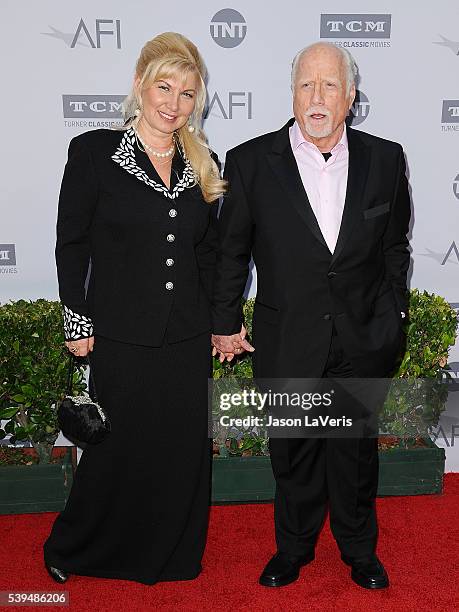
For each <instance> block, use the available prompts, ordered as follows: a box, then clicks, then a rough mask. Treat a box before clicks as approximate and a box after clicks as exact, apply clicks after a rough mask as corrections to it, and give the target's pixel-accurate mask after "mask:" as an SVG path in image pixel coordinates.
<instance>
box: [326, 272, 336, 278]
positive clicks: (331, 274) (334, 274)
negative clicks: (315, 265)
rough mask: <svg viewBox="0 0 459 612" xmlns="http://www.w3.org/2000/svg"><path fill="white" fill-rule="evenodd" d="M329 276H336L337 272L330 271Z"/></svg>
mask: <svg viewBox="0 0 459 612" xmlns="http://www.w3.org/2000/svg"><path fill="white" fill-rule="evenodd" d="M327 276H328V278H334V277H335V276H336V272H329V273H328V274H327Z"/></svg>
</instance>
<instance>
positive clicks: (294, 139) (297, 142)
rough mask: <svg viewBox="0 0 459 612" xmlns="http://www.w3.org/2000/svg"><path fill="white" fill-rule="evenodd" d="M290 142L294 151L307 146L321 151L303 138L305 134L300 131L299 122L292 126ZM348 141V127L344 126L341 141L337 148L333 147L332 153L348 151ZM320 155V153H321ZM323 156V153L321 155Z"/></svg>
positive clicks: (336, 145)
mask: <svg viewBox="0 0 459 612" xmlns="http://www.w3.org/2000/svg"><path fill="white" fill-rule="evenodd" d="M290 142H291V145H292V150H293V151H296V150H297V149H298V148H299V147H300V146H301V145H303V144H305V145H306V146H308V147H310V148H312V149H315V150H317V151H319V149H318V148H317V147H316V145H315V144H313V143H312V142H309V140H306V139H305V137H304V136H303V133H302V131H301V129H300V126H299V125H298V122H297V121H295V122H294V123H293V125H292V127H291V128H290ZM348 148H349V147H348V141H347V129H346V126H344V130H343V133H342V134H341V138H340V139H339V141H338V142H337V143H336V144H335V146H334V147H333V149H332V150H331V151H330V153H334V152H336V151H339V150H340V149H342V150H348ZM319 153H320V151H319ZM321 155H322V153H321Z"/></svg>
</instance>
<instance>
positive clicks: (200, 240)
mask: <svg viewBox="0 0 459 612" xmlns="http://www.w3.org/2000/svg"><path fill="white" fill-rule="evenodd" d="M172 167H173V171H172V175H171V189H170V190H168V189H167V187H166V186H165V185H164V184H163V183H162V181H161V179H160V178H159V176H158V174H157V173H156V171H155V169H154V167H153V165H152V164H151V162H150V160H149V158H148V156H147V155H146V153H145V152H142V151H141V150H140V149H139V148H138V147H137V145H136V142H135V138H134V133H133V130H132V129H128V130H126V131H118V130H104V129H101V130H94V131H91V132H86V133H84V134H81V135H79V136H77V137H76V138H74V139H73V140H72V141H71V142H70V146H69V154H68V161H67V164H66V167H65V171H64V177H63V180H62V186H61V191H60V197H59V212H58V220H57V243H56V263H57V272H58V280H59V295H60V298H61V301H62V304H63V306H64V327H65V336H66V339H78V338H84V337H88V336H90V335H92V334H93V333H94V334H99V335H101V336H106V337H108V338H112V339H114V340H119V341H122V342H129V343H133V344H142V345H146V346H160V345H161V344H162V342H163V340H164V338H165V334H166V330H167V339H168V341H169V342H178V341H180V340H183V339H186V338H191V337H193V336H196V335H198V334H200V333H203V332H205V331H209V330H210V327H211V319H210V298H211V293H212V280H213V272H214V268H215V260H216V246H217V242H216V241H217V229H216V224H217V209H218V207H217V204H216V203H214V204H208V203H206V202H205V201H204V199H203V197H202V193H201V189H200V188H199V186H197V185H195V186H193V183H194V177H193V171H192V168H191V165H190V163H189V162H188V160H187V159H186V157H184V158H182V157H181V156H180V155H179V154H178V153H177V152H176V154H175V157H174V159H173V163H172ZM89 264H91V265H89ZM88 270H90V271H89V278H87V276H88Z"/></svg>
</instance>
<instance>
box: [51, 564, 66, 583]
mask: <svg viewBox="0 0 459 612" xmlns="http://www.w3.org/2000/svg"><path fill="white" fill-rule="evenodd" d="M45 566H46V569H47V570H48V574H49V575H50V576H51V578H52V579H53V580H55V581H56V582H60V583H61V584H62V583H63V582H65V581H66V580H67V578H68V577H69V575H70V574H69V573H68V572H66V571H65V570H62V569H59V568H58V567H53V566H52V565H48V564H47V563H45Z"/></svg>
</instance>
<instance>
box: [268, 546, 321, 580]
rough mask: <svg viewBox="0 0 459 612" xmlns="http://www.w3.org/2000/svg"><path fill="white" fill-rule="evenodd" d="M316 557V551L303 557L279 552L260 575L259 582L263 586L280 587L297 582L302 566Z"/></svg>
mask: <svg viewBox="0 0 459 612" xmlns="http://www.w3.org/2000/svg"><path fill="white" fill-rule="evenodd" d="M313 559H314V551H312V552H310V553H308V554H307V555H304V556H302V557H294V556H292V555H288V554H287V553H283V552H278V553H276V554H275V555H274V557H273V558H272V559H271V560H270V561H269V563H268V565H267V566H266V567H265V569H264V570H263V573H262V574H261V576H260V579H259V581H258V582H259V583H260V584H261V585H263V586H270V587H280V586H285V585H286V584H290V583H291V582H295V580H297V578H298V576H299V575H300V568H302V567H303V565H307V564H308V563H310V562H311V561H313Z"/></svg>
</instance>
